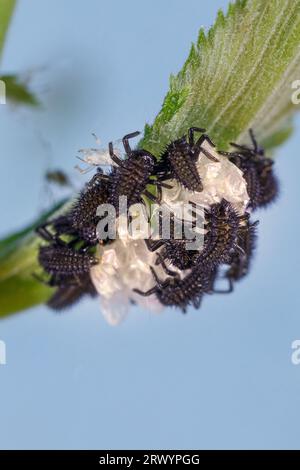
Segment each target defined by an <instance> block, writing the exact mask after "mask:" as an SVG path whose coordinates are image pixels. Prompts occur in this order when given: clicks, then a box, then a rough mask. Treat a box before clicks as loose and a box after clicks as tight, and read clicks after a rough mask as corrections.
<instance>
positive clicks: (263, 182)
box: [220, 129, 279, 210]
mask: <svg viewBox="0 0 300 470" xmlns="http://www.w3.org/2000/svg"><path fill="white" fill-rule="evenodd" d="M249 134H250V138H251V142H252V148H251V147H248V146H246V145H239V144H236V143H234V142H231V143H230V145H232V146H233V147H235V148H236V151H234V152H220V153H221V154H223V155H227V156H228V157H229V159H230V161H231V162H232V163H234V164H235V165H236V166H237V167H238V168H240V170H241V171H242V172H243V175H244V178H245V180H246V183H247V191H248V194H249V198H250V203H249V208H251V209H252V210H255V209H256V208H258V207H265V206H267V205H269V204H270V203H271V202H273V201H274V200H275V199H276V197H277V196H278V192H279V184H278V180H277V178H276V176H275V174H274V170H273V164H274V162H273V160H271V159H270V158H267V157H266V156H265V151H264V149H263V148H262V147H259V146H258V144H257V141H256V139H255V137H254V133H253V131H252V129H249Z"/></svg>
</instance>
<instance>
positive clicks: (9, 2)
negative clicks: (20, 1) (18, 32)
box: [0, 0, 16, 56]
mask: <svg viewBox="0 0 300 470" xmlns="http://www.w3.org/2000/svg"><path fill="white" fill-rule="evenodd" d="M15 5H16V0H0V56H1V54H2V51H3V47H4V43H5V37H6V33H7V30H8V27H9V23H10V20H11V17H12V14H13V12H14V9H15Z"/></svg>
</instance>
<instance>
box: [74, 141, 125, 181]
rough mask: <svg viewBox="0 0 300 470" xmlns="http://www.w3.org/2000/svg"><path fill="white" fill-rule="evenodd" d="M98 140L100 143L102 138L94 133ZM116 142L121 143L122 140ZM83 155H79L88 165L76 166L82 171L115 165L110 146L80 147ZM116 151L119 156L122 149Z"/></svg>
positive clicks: (86, 171)
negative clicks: (83, 166)
mask: <svg viewBox="0 0 300 470" xmlns="http://www.w3.org/2000/svg"><path fill="white" fill-rule="evenodd" d="M92 135H93V137H94V138H95V140H96V143H97V144H98V145H100V139H99V138H98V137H97V136H96V135H95V134H92ZM114 143H115V144H119V143H120V140H117V141H115V142H114ZM78 152H79V153H80V154H81V155H82V156H80V157H77V158H78V159H79V160H80V161H82V162H83V163H85V164H86V165H87V167H86V168H80V167H79V166H78V165H76V166H75V168H76V169H77V170H78V171H79V172H80V173H88V172H89V171H91V170H92V169H93V167H95V166H114V165H115V163H114V162H113V161H112V159H111V157H110V154H109V149H108V148H85V149H80V150H79V151H78ZM114 153H115V154H116V155H117V156H118V157H119V156H120V153H121V152H120V151H119V149H118V148H115V149H114Z"/></svg>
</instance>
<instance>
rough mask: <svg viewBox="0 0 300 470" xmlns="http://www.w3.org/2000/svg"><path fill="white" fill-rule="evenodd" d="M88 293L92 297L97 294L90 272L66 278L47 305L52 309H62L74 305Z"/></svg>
mask: <svg viewBox="0 0 300 470" xmlns="http://www.w3.org/2000/svg"><path fill="white" fill-rule="evenodd" d="M87 295H88V296H91V297H95V296H96V295H97V292H96V290H95V288H94V286H93V284H92V282H91V279H90V276H89V274H83V275H80V276H78V277H72V278H66V279H65V280H64V282H63V284H61V285H60V286H59V287H58V288H57V289H56V291H55V292H54V294H53V295H52V297H51V298H50V299H49V300H48V302H47V305H48V307H50V308H51V309H52V310H56V311H61V310H65V309H67V308H69V307H72V306H73V305H74V304H75V303H77V302H78V301H80V300H81V299H82V298H83V297H85V296H87Z"/></svg>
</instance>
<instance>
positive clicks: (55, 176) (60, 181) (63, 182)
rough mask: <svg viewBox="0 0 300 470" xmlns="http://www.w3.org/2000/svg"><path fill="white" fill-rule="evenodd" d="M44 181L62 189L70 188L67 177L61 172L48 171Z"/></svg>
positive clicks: (70, 184)
mask: <svg viewBox="0 0 300 470" xmlns="http://www.w3.org/2000/svg"><path fill="white" fill-rule="evenodd" d="M45 179H46V181H48V182H49V183H54V184H57V185H58V186H62V187H72V183H71V181H70V178H69V177H68V175H67V174H66V173H65V172H64V171H62V170H48V171H47V172H46V174H45Z"/></svg>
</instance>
